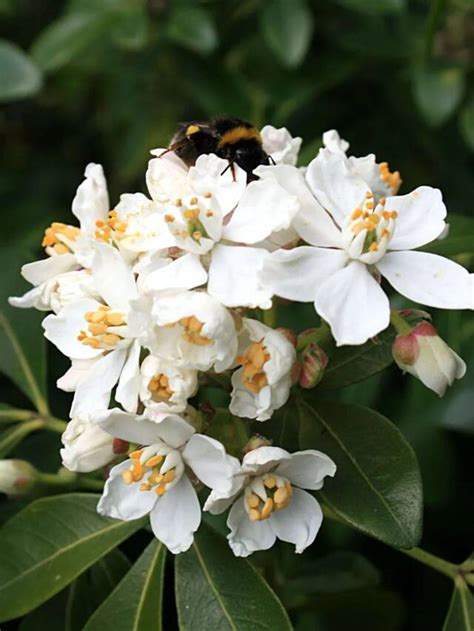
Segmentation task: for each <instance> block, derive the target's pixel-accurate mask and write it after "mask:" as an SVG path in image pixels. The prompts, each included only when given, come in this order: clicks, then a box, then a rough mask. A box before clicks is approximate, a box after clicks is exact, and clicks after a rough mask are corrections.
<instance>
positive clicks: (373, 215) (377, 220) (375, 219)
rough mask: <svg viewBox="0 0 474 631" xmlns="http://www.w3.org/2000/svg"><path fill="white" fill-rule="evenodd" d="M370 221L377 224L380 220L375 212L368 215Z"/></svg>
mask: <svg viewBox="0 0 474 631" xmlns="http://www.w3.org/2000/svg"><path fill="white" fill-rule="evenodd" d="M370 221H371V222H372V223H375V224H378V222H379V221H380V217H379V215H376V214H375V213H373V214H372V215H371V216H370Z"/></svg>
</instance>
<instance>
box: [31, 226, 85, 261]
mask: <svg viewBox="0 0 474 631" xmlns="http://www.w3.org/2000/svg"><path fill="white" fill-rule="evenodd" d="M80 232H81V231H80V230H79V228H76V227H75V226H68V225H67V224H65V223H59V222H58V221H55V222H53V223H52V224H51V225H50V227H49V228H46V230H45V231H44V237H43V241H42V242H41V245H42V246H43V247H44V248H45V249H46V252H47V253H48V254H49V255H50V256H51V255H53V254H68V253H70V252H72V247H71V246H72V244H73V243H74V241H75V240H76V239H77V237H78V236H79V234H80Z"/></svg>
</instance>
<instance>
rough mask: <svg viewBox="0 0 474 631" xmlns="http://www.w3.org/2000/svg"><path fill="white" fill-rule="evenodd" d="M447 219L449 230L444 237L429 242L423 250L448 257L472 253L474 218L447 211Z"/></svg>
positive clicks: (473, 247)
mask: <svg viewBox="0 0 474 631" xmlns="http://www.w3.org/2000/svg"><path fill="white" fill-rule="evenodd" d="M447 221H448V225H449V230H448V234H447V235H446V237H444V239H437V240H436V241H433V242H432V243H429V244H428V245H427V246H425V247H424V248H423V250H426V252H433V254H440V255H441V256H450V257H454V256H457V255H458V254H472V253H474V218H473V217H472V216H471V217H470V216H468V215H457V214H455V213H449V214H448V217H447Z"/></svg>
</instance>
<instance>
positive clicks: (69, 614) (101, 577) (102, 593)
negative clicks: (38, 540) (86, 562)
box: [20, 549, 130, 631]
mask: <svg viewBox="0 0 474 631" xmlns="http://www.w3.org/2000/svg"><path fill="white" fill-rule="evenodd" d="M129 568H130V562H129V561H128V559H127V557H126V556H125V555H124V554H123V552H121V551H120V550H118V549H116V550H112V552H109V554H107V555H106V556H105V557H104V558H103V559H100V560H99V561H97V563H95V564H94V565H93V566H92V567H90V568H89V569H88V570H86V571H85V572H84V573H83V574H81V575H80V576H79V577H78V578H77V579H76V580H75V581H74V582H73V583H72V585H71V586H70V587H69V588H66V589H63V590H62V591H61V592H59V593H58V594H56V595H55V596H53V597H52V598H50V599H49V600H48V601H46V602H45V603H43V604H42V605H41V606H40V607H38V608H37V609H35V610H34V611H32V612H31V613H29V614H28V615H27V616H25V618H23V620H22V622H21V625H20V631H38V629H48V631H65V629H66V630H67V631H81V630H82V628H83V626H84V623H85V622H86V620H87V619H88V618H89V616H90V615H91V614H92V613H93V612H94V611H95V609H97V607H98V606H99V605H100V603H101V602H102V601H103V600H104V599H105V598H107V596H108V595H109V594H110V592H111V591H112V590H113V589H114V588H115V586H116V585H117V583H118V582H119V581H120V580H121V578H122V577H123V575H124V574H125V572H127V570H128V569H129Z"/></svg>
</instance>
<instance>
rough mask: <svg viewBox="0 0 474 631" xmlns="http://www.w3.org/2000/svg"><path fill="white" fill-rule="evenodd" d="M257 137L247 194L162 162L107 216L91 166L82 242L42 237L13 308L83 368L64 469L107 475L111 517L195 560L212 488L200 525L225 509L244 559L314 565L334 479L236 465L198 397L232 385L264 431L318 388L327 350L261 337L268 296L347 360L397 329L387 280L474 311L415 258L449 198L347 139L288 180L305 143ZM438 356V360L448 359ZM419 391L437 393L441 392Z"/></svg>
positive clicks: (55, 233) (421, 297)
mask: <svg viewBox="0 0 474 631" xmlns="http://www.w3.org/2000/svg"><path fill="white" fill-rule="evenodd" d="M261 135H262V141H263V147H264V149H265V151H267V153H268V154H269V155H271V157H272V164H271V165H268V166H263V165H262V166H259V167H258V168H257V169H256V170H255V171H254V173H253V176H252V177H251V178H247V173H245V172H244V171H243V170H242V169H240V168H239V167H238V166H236V165H233V169H228V168H227V167H228V164H227V162H226V161H225V160H223V159H221V158H219V157H218V156H216V155H213V154H210V155H201V156H200V157H199V158H198V159H197V161H196V163H195V165H194V166H191V167H190V168H189V167H187V166H186V165H185V164H184V162H182V161H181V160H180V159H179V158H178V157H177V156H176V155H175V154H174V153H172V152H169V151H168V152H165V151H164V150H163V149H157V150H154V151H152V154H153V156H154V157H153V158H152V159H151V160H150V162H149V165H148V170H147V173H146V182H147V187H148V195H145V194H142V193H132V194H129V193H127V194H124V195H122V196H121V198H120V201H119V202H118V204H117V205H115V206H114V207H113V208H112V209H111V207H110V203H109V196H108V192H107V186H106V181H105V177H104V173H103V170H102V167H101V166H100V165H98V164H89V165H88V166H87V168H86V170H85V179H84V181H83V182H82V183H81V185H80V186H79V188H78V189H77V194H76V196H75V198H74V200H73V203H72V212H73V215H74V216H75V218H76V220H77V221H76V222H75V223H76V225H67V224H64V223H58V222H56V223H53V224H51V226H50V227H48V228H47V229H46V231H45V235H44V238H43V242H42V245H43V247H44V249H45V253H46V255H47V256H46V258H43V259H42V260H39V261H36V262H33V263H28V264H27V265H24V266H23V268H22V274H23V276H24V278H25V279H26V280H27V281H29V282H30V283H31V284H32V285H33V288H32V289H30V290H29V291H28V292H27V293H26V294H25V295H24V296H22V297H16V298H11V299H10V301H11V304H13V305H15V306H18V307H35V308H37V309H40V310H43V311H50V312H51V313H50V314H49V315H47V316H46V317H45V319H44V321H43V328H44V334H45V337H46V338H47V339H48V340H50V341H51V342H52V343H53V344H54V345H55V346H56V347H57V348H58V349H59V350H60V351H61V352H62V353H63V354H64V355H65V356H66V357H68V358H69V359H70V360H71V367H70V368H69V369H68V371H67V372H66V373H65V374H64V375H63V376H62V377H61V378H60V379H59V380H58V387H59V388H61V389H63V390H65V391H67V392H73V393H74V397H73V401H72V406H71V411H70V416H71V419H72V420H71V421H70V423H69V425H68V428H67V430H66V432H65V433H64V435H63V444H64V448H63V449H62V450H61V455H62V459H63V464H64V466H65V467H67V468H68V469H70V470H72V471H79V472H90V471H94V470H97V469H99V468H101V467H105V466H108V465H110V464H114V466H113V467H112V468H111V469H110V472H109V476H108V479H107V482H106V484H105V489H104V494H103V496H102V498H101V500H100V502H99V505H98V510H99V512H100V513H102V514H104V515H109V516H111V517H114V518H116V519H123V520H129V519H135V518H139V517H142V516H144V515H146V514H149V515H150V521H151V527H152V529H153V532H154V533H155V535H156V536H157V537H158V538H159V539H160V540H161V541H162V542H163V543H164V544H165V545H166V546H167V547H168V548H169V549H170V550H171V551H172V552H174V553H178V552H182V551H184V550H187V549H188V548H189V546H190V545H191V543H192V541H193V533H194V532H195V531H196V530H197V528H198V527H199V524H200V521H201V505H200V501H199V499H198V495H197V490H199V488H200V487H201V486H202V485H204V486H206V487H208V488H209V489H210V490H211V493H210V495H209V496H208V498H207V500H206V502H205V504H204V510H206V511H210V512H211V513H220V512H223V511H224V510H227V509H228V508H229V507H231V508H230V511H229V516H228V522H227V523H228V526H229V530H230V532H229V535H228V539H229V544H230V546H231V548H232V550H233V551H234V553H235V554H236V555H240V556H246V555H248V554H251V553H252V552H254V551H255V550H261V549H267V548H269V547H270V546H272V545H273V543H274V541H275V538H277V537H278V538H279V539H282V540H284V541H289V542H292V543H294V544H295V546H296V551H297V552H302V551H303V550H304V548H306V547H307V546H308V545H309V544H310V543H312V541H313V540H314V539H315V537H316V534H317V531H318V529H319V527H320V525H321V521H322V513H321V509H320V507H319V505H318V503H317V501H316V499H315V498H314V497H313V496H312V495H310V494H309V493H307V491H305V490H303V489H307V490H318V489H320V488H321V487H322V484H323V480H324V478H325V477H326V476H333V475H334V474H335V472H336V465H335V463H334V462H333V461H332V460H331V459H330V458H329V457H328V456H327V455H325V454H323V453H321V452H318V451H315V450H306V451H301V452H297V453H294V454H290V453H288V452H287V451H285V450H283V449H280V448H279V447H276V446H269V445H263V446H258V442H257V446H256V448H254V449H252V450H251V451H249V452H248V453H247V454H246V455H245V457H244V458H243V461H242V462H239V461H238V460H237V459H236V458H235V457H233V456H230V455H229V454H228V453H227V452H226V448H225V447H224V446H223V445H222V444H221V443H220V442H218V441H217V440H215V439H214V438H211V437H210V436H208V435H206V434H205V432H206V428H205V427H204V426H203V424H202V418H201V417H200V413H199V412H198V411H197V410H196V409H195V408H194V407H192V405H190V401H191V402H192V399H193V397H195V395H196V394H197V392H198V389H199V386H200V384H201V383H202V382H203V381H206V380H209V379H211V380H213V379H214V380H216V379H217V380H219V379H220V378H221V376H222V375H224V376H226V378H230V383H231V392H230V403H229V411H230V413H231V414H232V415H234V416H237V417H241V418H245V419H252V420H255V421H268V420H269V419H270V418H271V417H272V415H273V413H274V411H275V410H278V409H279V408H281V407H282V406H284V405H285V404H286V402H287V401H288V398H289V395H290V389H291V387H292V385H294V384H296V383H299V386H301V387H303V388H309V387H314V386H315V385H316V384H317V383H318V382H319V381H320V379H321V378H322V374H323V371H324V368H325V367H326V364H327V361H328V358H327V356H326V354H325V353H324V351H323V350H322V349H321V348H319V347H318V346H317V345H316V344H314V343H311V344H309V345H308V346H307V347H306V348H305V349H303V353H302V354H301V355H299V356H297V352H296V348H295V347H296V344H295V339H294V338H295V336H294V335H292V334H291V332H288V331H286V332H285V331H282V330H279V329H276V328H274V327H272V326H268V325H267V324H265V322H269V321H270V319H268V318H266V317H265V313H266V312H268V311H269V310H270V309H272V305H274V303H275V301H276V297H281V298H284V299H287V300H290V301H298V302H312V303H314V307H315V310H316V312H317V313H318V315H319V317H320V318H321V320H323V321H325V322H326V323H327V324H328V325H329V327H330V330H331V333H332V336H333V337H334V340H335V342H336V344H337V345H338V346H340V345H346V344H352V345H358V344H363V343H365V342H367V340H369V339H371V338H374V337H375V336H376V335H377V334H378V333H379V332H381V331H382V330H384V329H385V328H386V327H387V326H388V325H389V320H390V305H389V299H388V297H387V295H386V294H385V293H384V290H383V289H382V287H381V280H382V277H383V278H385V279H386V280H387V281H388V283H389V284H390V285H392V287H393V288H394V289H395V290H396V291H398V292H399V293H401V294H402V295H403V296H405V297H407V298H409V299H410V300H413V301H415V302H417V303H422V304H425V305H428V306H433V307H441V308H447V309H458V308H468V309H472V308H474V295H473V279H472V275H469V273H468V272H467V271H466V270H465V269H464V268H463V267H461V266H460V265H457V264H456V263H454V262H452V261H450V260H447V259H445V258H442V257H440V256H436V255H433V254H428V253H426V252H419V251H416V248H418V247H420V246H424V245H425V244H427V243H429V242H430V241H432V240H434V239H436V238H439V237H441V236H442V235H443V234H444V233H445V229H446V223H445V217H446V208H445V206H444V204H443V201H442V197H441V193H440V192H439V191H438V190H437V189H433V188H430V187H427V186H422V187H419V188H417V189H416V190H414V191H413V192H411V193H409V194H406V195H402V196H399V195H397V192H398V188H399V186H400V183H401V179H400V175H399V174H398V172H394V173H392V172H390V170H389V168H388V165H387V163H385V162H382V163H377V162H376V159H375V156H374V155H372V154H371V155H368V156H365V157H362V158H356V157H353V156H348V155H347V149H348V144H347V143H346V142H345V141H344V140H342V139H341V138H340V137H339V135H338V134H337V132H335V131H330V132H327V133H326V134H324V137H323V142H324V146H323V148H322V149H321V150H320V151H319V153H318V155H317V156H316V157H315V158H314V159H313V160H312V161H311V162H310V164H309V165H308V166H307V167H297V166H296V163H297V157H298V150H299V146H300V143H301V139H299V138H292V137H291V135H290V134H289V133H288V132H287V130H285V129H279V130H278V129H275V128H273V127H271V126H266V127H264V128H263V130H262V132H261ZM248 179H250V182H248ZM77 224H78V225H77ZM425 329H426V327H425ZM420 334H421V333H420V332H419V331H417V332H416V333H415V334H414V335H412V336H411V337H410V340H411V341H412V342H413V340H414V342H413V343H412V344H411V346H410V353H411V354H410V353H408V354H410V357H408V355H407V352H405V350H406V347H407V344H408V343H405V344H404V345H403V341H398V342H397V344H398V346H399V347H400V348H401V351H400V349H399V355H400V353H402V355H403V353H404V356H403V357H401V358H400V357H399V356H398V355H397V356H396V359H397V362H398V363H399V365H400V366H401V367H402V368H404V369H405V370H408V371H409V372H412V373H413V374H415V375H419V374H421V363H420V362H419V361H418V355H419V353H420V352H422V351H420V350H419V349H418V346H417V349H415V350H413V349H412V346H414V344H417V343H416V339H417V337H416V336H419V335H420ZM424 335H427V334H426V332H425V333H424ZM430 335H431V333H430ZM430 345H431V346H429V348H430V352H431V353H432V354H433V355H436V356H438V355H439V352H438V350H439V344H438V346H436V345H434V343H433V342H430ZM402 346H403V348H402ZM404 349H405V350H404ZM412 351H413V352H412ZM394 353H395V349H394ZM412 355H413V357H412ZM415 355H416V357H415ZM456 358H457V356H456ZM417 361H418V363H417ZM461 361H462V360H460V359H459V358H457V359H456V361H455V362H454V363H456V362H457V364H456V366H455V367H454V368H453V369H454V370H455V371H456V375H455V376H461V374H462V372H463V371H462V370H461V368H460V364H459V362H461ZM423 365H424V364H423ZM418 366H420V367H418ZM425 372H426V370H425ZM421 378H422V380H423V381H424V382H425V383H427V385H429V386H430V384H433V383H435V384H436V386H435V387H434V389H436V390H437V391H438V392H441V391H442V390H443V385H439V381H440V380H439V379H438V380H436V379H432V378H430V377H429V376H428V377H427V376H423V377H421ZM453 379H454V376H452V377H451V376H447V377H445V378H444V381H446V383H448V382H449V383H451V382H452V380H453ZM444 381H443V379H441V382H443V383H444ZM430 387H431V386H430ZM119 406H120V407H119ZM197 429H199V430H200V431H196V430H197ZM315 447H316V446H315Z"/></svg>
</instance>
